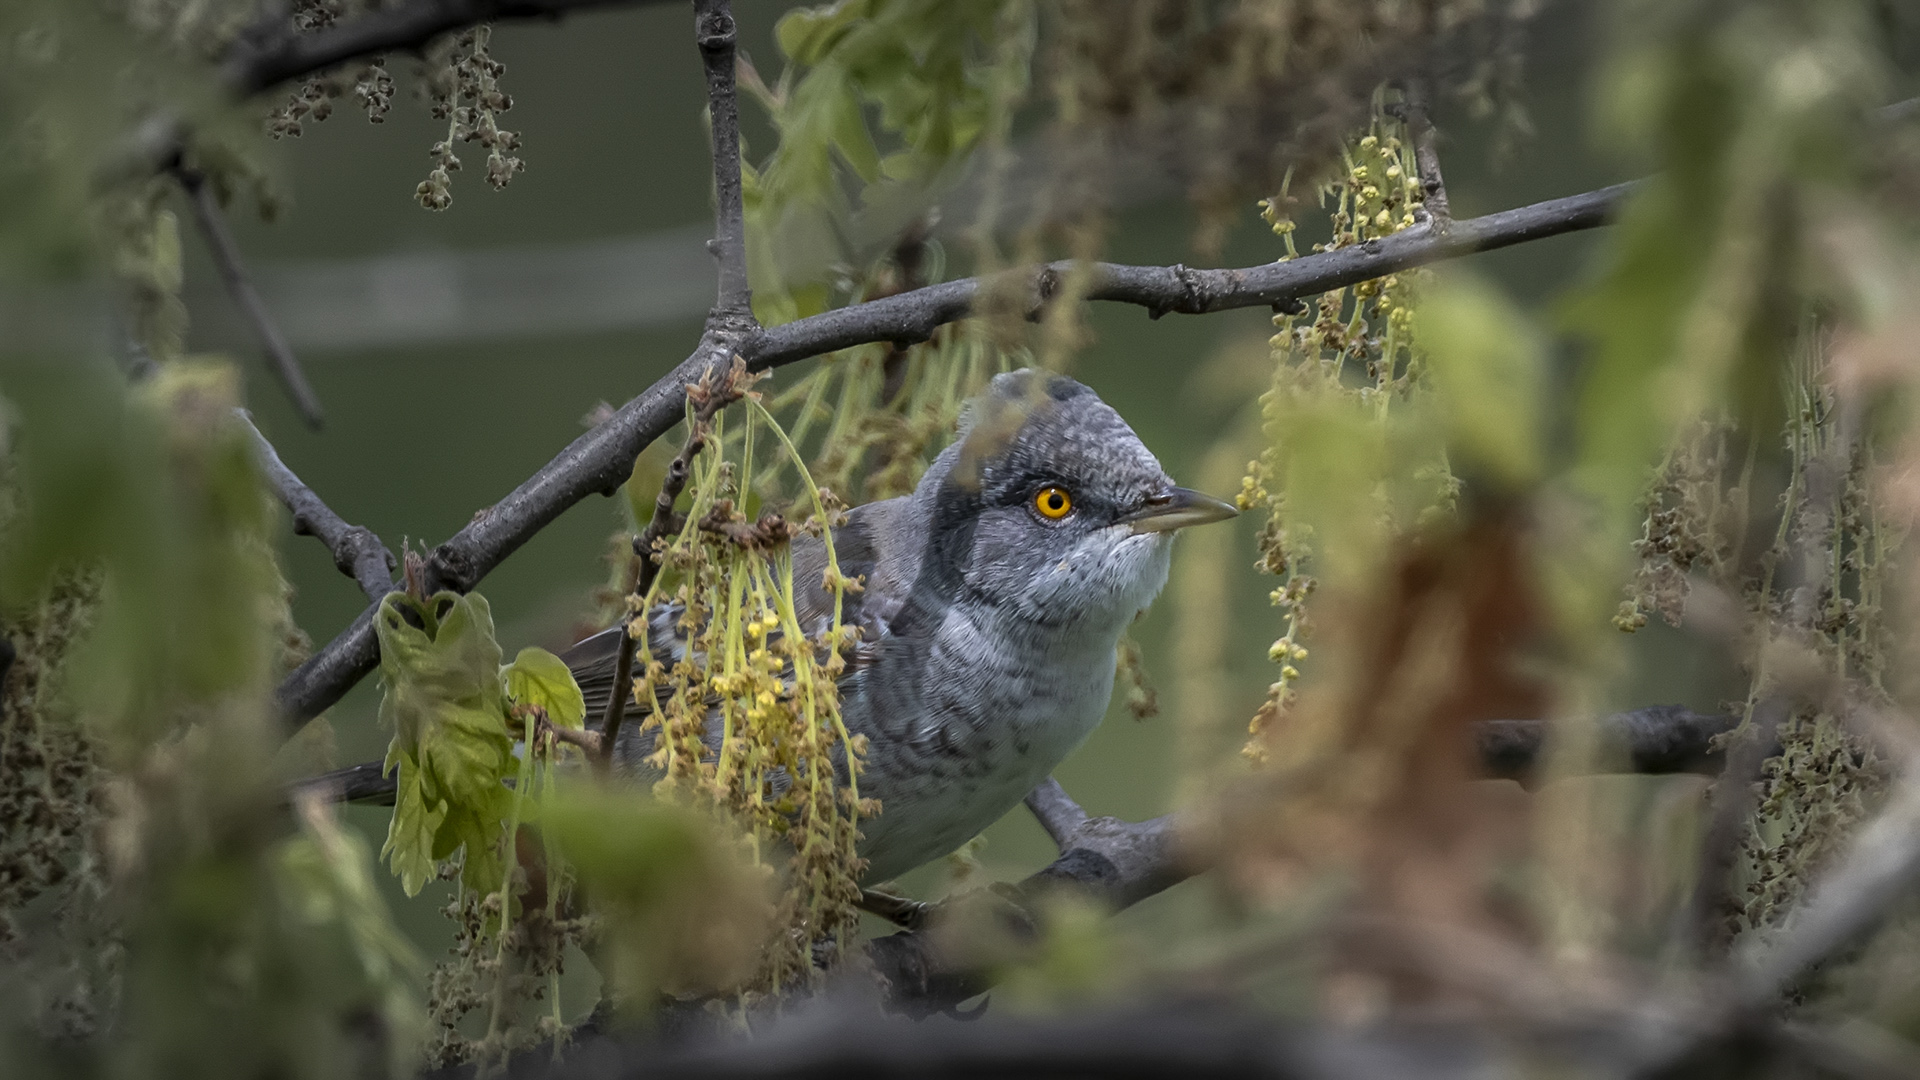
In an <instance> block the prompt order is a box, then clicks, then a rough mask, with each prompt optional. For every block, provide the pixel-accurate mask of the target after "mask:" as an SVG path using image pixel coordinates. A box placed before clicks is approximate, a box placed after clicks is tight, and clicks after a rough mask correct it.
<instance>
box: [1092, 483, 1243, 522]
mask: <svg viewBox="0 0 1920 1080" xmlns="http://www.w3.org/2000/svg"><path fill="white" fill-rule="evenodd" d="M1239 513H1240V511H1238V510H1236V509H1234V506H1233V504H1232V503H1230V502H1225V501H1223V500H1220V499H1216V498H1214V497H1213V496H1211V495H1208V494H1206V493H1205V492H1201V491H1195V490H1193V489H1192V488H1183V487H1177V488H1169V489H1168V490H1166V491H1164V492H1162V493H1160V494H1158V495H1155V496H1154V497H1152V498H1150V499H1148V500H1147V504H1146V505H1145V506H1142V507H1141V508H1140V509H1138V510H1135V511H1134V512H1133V513H1131V514H1128V515H1127V516H1126V517H1123V518H1121V519H1120V521H1121V523H1122V524H1127V525H1132V526H1133V531H1134V532H1136V533H1157V532H1172V531H1173V530H1175V529H1184V528H1186V527H1187V526H1189V525H1205V524H1206V523H1207V522H1209V521H1225V520H1227V519H1228V518H1230V517H1236V516H1238V515H1239Z"/></svg>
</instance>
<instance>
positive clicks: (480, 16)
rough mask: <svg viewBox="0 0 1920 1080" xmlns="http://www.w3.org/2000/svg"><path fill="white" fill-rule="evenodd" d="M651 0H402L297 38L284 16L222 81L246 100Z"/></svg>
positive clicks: (237, 46) (244, 38) (239, 52)
mask: <svg viewBox="0 0 1920 1080" xmlns="http://www.w3.org/2000/svg"><path fill="white" fill-rule="evenodd" d="M647 2H651V0H407V2H405V3H400V4H395V5H392V6H389V7H383V8H380V9H378V10H375V11H371V12H368V13H367V14H364V15H361V16H358V17H357V18H354V19H350V20H348V21H346V22H343V23H339V24H337V25H335V26H330V27H327V28H326V29H324V30H319V31H316V32H313V33H301V32H299V31H298V30H296V29H295V28H294V26H293V20H292V19H291V18H288V17H287V16H286V15H285V14H284V13H280V14H278V15H276V16H274V17H273V18H272V19H271V23H272V25H263V26H256V27H255V28H253V29H252V30H249V31H248V32H246V33H243V34H241V35H240V38H239V40H237V41H235V42H234V44H233V46H232V48H230V49H229V50H228V51H227V56H226V59H225V60H224V61H223V62H222V64H221V75H222V77H223V78H225V80H226V83H227V85H228V86H231V87H232V88H233V89H234V91H235V92H237V93H239V94H241V95H243V96H250V95H253V94H257V93H259V92H260V91H262V90H265V89H267V88H268V87H271V86H274V85H276V84H279V83H283V82H286V81H287V80H289V79H298V78H301V77H303V76H307V75H313V74H316V73H318V72H321V71H325V70H326V69H328V68H330V67H334V66H336V65H339V64H344V63H346V62H348V61H350V60H359V59H363V58H366V57H370V56H378V55H380V54H381V53H388V52H414V51H418V50H420V49H422V48H424V47H425V46H426V44H427V43H428V42H430V41H432V40H433V39H434V38H436V37H439V36H440V35H441V34H445V33H448V32H449V31H454V30H464V29H466V28H467V27H469V26H478V25H480V24H481V23H491V22H505V21H507V20H509V19H557V18H559V17H560V16H562V15H564V14H566V13H567V12H569V11H575V10H578V9H581V8H591V7H611V6H613V5H615V4H620V5H625V6H632V5H635V4H640V3H647Z"/></svg>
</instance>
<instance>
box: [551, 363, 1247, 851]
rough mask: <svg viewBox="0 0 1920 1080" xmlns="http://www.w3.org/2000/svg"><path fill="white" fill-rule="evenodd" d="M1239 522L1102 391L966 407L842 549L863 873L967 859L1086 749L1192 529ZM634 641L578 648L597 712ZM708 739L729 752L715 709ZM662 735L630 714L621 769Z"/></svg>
mask: <svg viewBox="0 0 1920 1080" xmlns="http://www.w3.org/2000/svg"><path fill="white" fill-rule="evenodd" d="M1235 513H1236V511H1235V509H1234V507H1233V506H1232V505H1231V504H1229V503H1226V502H1223V501H1221V500H1219V499H1216V498H1213V497H1212V496H1209V495H1204V494H1201V493H1200V492H1197V491H1192V490H1189V489H1187V488H1183V487H1178V486H1176V485H1175V484H1174V482H1173V481H1172V480H1171V479H1170V478H1169V477H1168V476H1167V474H1166V472H1165V470H1163V469H1162V468H1161V467H1160V462H1159V461H1158V460H1157V459H1155V458H1154V456H1153V454H1152V453H1151V452H1150V451H1148V449H1147V448H1146V446H1145V445H1144V444H1142V443H1141V441H1140V438H1139V436H1137V435H1135V434H1134V432H1133V429H1132V428H1131V427H1129V426H1128V425H1127V422H1126V421H1125V420H1123V419H1121V417H1120V414H1119V413H1117V412H1115V411H1114V410H1113V409H1112V408H1111V407H1109V406H1108V405H1107V404H1106V403H1105V402H1103V401H1101V400H1100V399H1099V397H1097V396H1096V395H1095V394H1094V392H1093V391H1092V390H1090V389H1088V388H1087V387H1086V386H1083V385H1081V384H1080V383H1078V382H1075V381H1074V380H1072V379H1069V378H1066V377H1064V376H1060V375H1048V374H1044V373H1035V372H1032V371H1026V370H1022V371H1015V372H1010V373H1008V374H1004V375H1000V376H997V377H996V378H995V379H994V380H993V382H992V384H991V385H990V386H989V387H988V389H987V390H986V391H985V392H984V393H982V394H981V395H980V396H979V397H978V398H976V399H974V400H973V401H972V402H970V403H969V404H968V406H967V408H966V409H965V410H964V413H963V416H962V420H961V424H960V431H959V437H958V438H957V439H956V440H955V441H954V443H953V444H952V445H951V446H949V447H947V449H946V450H945V451H944V452H942V453H941V454H940V456H939V457H938V458H936V459H935V460H934V462H933V464H932V465H931V466H930V467H929V468H928V469H927V472H926V474H925V475H924V476H923V477H922V478H921V480H920V483H919V485H918V487H917V488H916V489H915V490H914V492H913V494H911V495H903V496H901V497H899V498H895V499H887V500H884V501H881V502H873V503H868V504H866V505H863V506H859V507H856V508H854V509H853V510H852V511H851V512H850V513H849V514H848V515H847V520H846V522H845V523H844V524H843V525H841V526H840V527H839V528H838V529H837V530H835V532H834V545H835V550H836V554H837V556H838V559H839V562H840V568H841V571H842V572H843V573H845V574H847V575H849V576H854V575H859V576H861V577H863V578H864V579H865V589H864V591H862V592H858V593H852V594H850V595H849V596H848V597H847V601H846V615H845V617H846V618H847V619H848V620H849V621H851V622H852V623H854V624H856V625H858V626H859V627H860V629H861V641H860V643H859V645H858V646H857V647H856V649H855V655H854V657H853V658H852V662H851V663H850V664H849V666H848V670H847V672H846V674H844V675H843V676H841V682H840V689H841V699H842V714H843V716H844V718H845V721H846V724H847V727H848V729H849V730H850V731H851V732H853V733H854V734H857V735H865V736H866V737H867V738H868V740H869V749H868V752H867V757H866V765H865V768H864V769H863V771H862V773H861V776H860V791H861V794H862V795H870V796H872V797H875V798H878V799H879V800H880V804H881V812H880V813H879V814H878V815H877V816H875V817H872V818H869V819H866V820H864V821H863V822H861V826H860V828H861V832H862V839H861V841H860V845H859V851H860V854H861V856H862V857H863V858H864V859H866V860H867V870H866V873H865V875H864V879H865V880H866V881H868V882H880V881H885V880H888V879H890V878H893V877H896V876H898V875H899V874H902V873H905V872H906V871H908V870H911V869H913V868H914V867H916V866H919V865H921V864H923V863H926V862H929V861H931V860H933V859H937V858H939V857H941V856H942V855H946V854H948V853H949V852H952V851H953V850H955V849H956V848H958V847H959V846H960V845H962V844H964V843H965V842H966V841H967V840H969V839H971V838H972V837H973V836H975V835H977V834H978V833H979V832H980V831H981V830H983V829H985V828H986V827H987V826H988V825H991V824H992V823H993V822H994V821H996V820H998V819H999V818H1000V817H1001V816H1002V815H1004V814H1006V813H1007V811H1009V810H1011V809H1012V808H1013V807H1014V806H1015V805H1016V804H1018V803H1019V802H1020V801H1021V800H1022V799H1023V798H1025V796H1026V795H1027V793H1028V792H1029V791H1032V790H1033V788H1034V787H1035V786H1036V785H1038V784H1039V783H1040V782H1041V781H1042V780H1044V779H1045V778H1046V777H1047V775H1048V774H1049V773H1051V772H1052V771H1053V769H1054V768H1055V767H1056V766H1058V765H1059V764H1060V762H1061V761H1062V760H1063V759H1064V758H1065V757H1066V756H1067V755H1068V754H1069V753H1071V752H1072V751H1073V749H1074V748H1075V747H1077V746H1079V745H1080V744H1081V742H1083V741H1085V739H1086V738H1087V736H1088V735H1089V734H1091V733H1092V731H1093V729H1094V727H1095V726H1096V725H1097V724H1098V723H1099V722H1100V718H1101V717H1102V716H1103V715H1104V714H1105V713H1106V710H1107V701H1108V698H1109V697H1110V696H1111V695H1112V692H1113V680H1114V650H1115V647H1116V646H1117V645H1118V643H1119V639H1120V635H1121V633H1122V632H1123V631H1124V630H1125V629H1126V627H1127V625H1128V624H1129V623H1130V622H1132V621H1133V619H1134V617H1135V616H1136V615H1138V614H1139V613H1140V612H1141V611H1142V610H1144V609H1145V608H1146V607H1147V605H1149V604H1151V603H1152V602H1153V599H1154V597H1156V596H1157V595H1159V593H1160V590H1161V588H1162V587H1164V586H1165V585H1166V582H1167V567H1168V561H1169V557H1170V555H1171V550H1172V538H1173V533H1174V531H1175V530H1177V529H1180V528H1182V527H1185V526H1188V525H1199V524H1204V523H1206V522H1210V521H1220V520H1223V519H1225V518H1230V517H1233V516H1234V514H1235ZM793 560H794V580H795V582H796V583H809V585H810V587H808V588H806V589H802V588H801V586H800V585H799V584H796V589H797V590H800V595H798V596H797V597H796V599H797V601H798V603H799V608H800V614H801V622H802V625H803V626H804V627H807V628H808V629H809V632H812V631H813V630H814V629H816V628H817V627H818V626H819V625H824V621H825V620H826V619H827V618H829V617H830V612H831V610H832V601H831V598H830V597H829V596H828V595H827V593H826V592H825V590H824V589H823V588H822V587H821V586H820V585H819V582H820V580H821V572H822V571H823V570H824V569H825V566H826V554H825V547H824V545H823V544H821V543H820V542H819V541H818V540H816V539H813V538H810V537H801V538H799V539H797V540H796V541H795V543H794V549H793ZM677 619H678V615H677V611H676V610H674V609H669V608H665V607H662V608H658V609H656V610H655V611H653V612H651V613H649V620H650V624H651V626H652V632H651V633H650V634H649V640H650V641H652V642H655V643H656V644H655V645H654V648H655V650H656V653H657V655H658V657H659V659H661V660H662V661H664V662H667V663H671V662H673V660H675V659H677V657H678V655H679V654H680V653H681V652H682V651H683V650H684V640H683V639H682V638H679V637H677V636H676V634H677V633H679V632H678V631H677V630H676V623H677ZM810 624H811V625H810ZM621 632H622V631H621V629H620V628H617V627H616V628H614V629H612V630H608V631H605V632H603V633H600V634H596V635H594V636H592V637H589V638H587V639H585V640H583V641H581V642H580V643H579V644H577V645H575V646H574V647H573V648H572V649H570V650H568V652H567V653H566V655H565V656H564V657H563V659H565V660H566V661H567V664H568V666H569V667H571V668H572V669H573V671H574V677H575V678H576V679H577V680H578V681H579V683H580V686H581V690H582V691H583V692H584V694H585V696H586V699H587V706H588V715H590V716H597V715H599V714H600V712H601V711H602V710H603V709H604V708H605V704H606V701H607V698H608V695H609V694H610V693H612V692H613V686H612V683H613V668H614V662H615V660H614V658H615V654H616V653H617V651H618V649H619V645H620V634H621ZM632 708H634V710H635V715H636V716H641V715H644V713H643V712H642V711H641V708H642V707H641V706H639V705H637V704H635V705H633V706H632ZM708 734H709V740H708V741H709V743H710V744H717V742H718V738H719V731H718V718H717V716H716V718H715V720H714V721H713V723H712V724H711V725H710V728H709V733H708ZM653 741H654V732H653V730H652V729H649V730H647V731H645V732H644V733H643V732H641V731H640V725H639V724H638V723H630V724H628V725H627V726H626V728H624V729H623V730H622V737H621V739H620V741H619V743H618V744H617V746H616V750H615V760H616V762H618V763H622V764H624V765H625V766H627V767H629V768H631V767H633V766H634V765H635V763H637V762H638V761H639V760H640V759H641V758H643V757H644V756H645V755H646V754H647V753H648V752H650V751H651V750H652V749H653Z"/></svg>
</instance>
